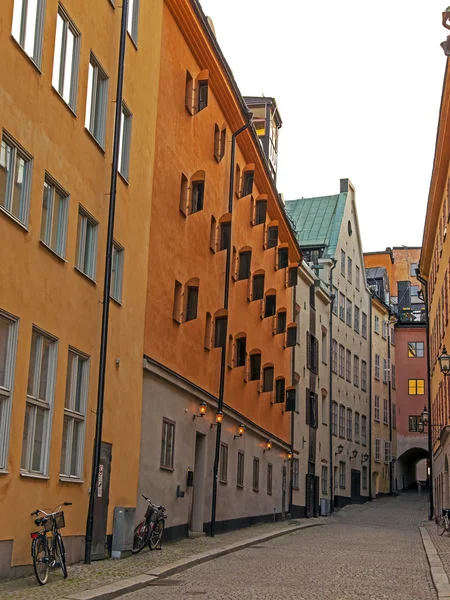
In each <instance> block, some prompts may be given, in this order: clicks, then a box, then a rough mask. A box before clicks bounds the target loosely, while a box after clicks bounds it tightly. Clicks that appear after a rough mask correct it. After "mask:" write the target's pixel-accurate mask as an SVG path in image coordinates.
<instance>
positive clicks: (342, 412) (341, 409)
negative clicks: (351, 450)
mask: <svg viewBox="0 0 450 600" xmlns="http://www.w3.org/2000/svg"><path fill="white" fill-rule="evenodd" d="M339 437H340V438H342V439H344V440H345V406H344V405H343V404H339Z"/></svg>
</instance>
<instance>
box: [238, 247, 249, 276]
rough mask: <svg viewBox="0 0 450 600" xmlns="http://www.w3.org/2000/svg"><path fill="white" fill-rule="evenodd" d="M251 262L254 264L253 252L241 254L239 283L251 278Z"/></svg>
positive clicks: (247, 251)
mask: <svg viewBox="0 0 450 600" xmlns="http://www.w3.org/2000/svg"><path fill="white" fill-rule="evenodd" d="M251 262H252V252H251V250H245V251H243V252H239V273H238V279H239V281H241V280H242V279H248V278H249V277H250V265H251Z"/></svg>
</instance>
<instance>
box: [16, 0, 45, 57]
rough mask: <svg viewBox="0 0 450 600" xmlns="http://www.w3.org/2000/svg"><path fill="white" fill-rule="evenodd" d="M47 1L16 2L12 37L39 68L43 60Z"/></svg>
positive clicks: (25, 0)
mask: <svg viewBox="0 0 450 600" xmlns="http://www.w3.org/2000/svg"><path fill="white" fill-rule="evenodd" d="M44 9H45V0H31V1H30V0H14V10H13V20H12V31H11V33H12V36H13V37H14V38H15V39H16V40H17V42H18V43H19V44H20V45H21V46H22V48H23V49H24V50H25V52H26V53H27V54H28V56H29V57H30V58H31V59H32V60H33V62H34V63H36V65H37V66H38V67H40V66H41V59H42V38H43V28H44Z"/></svg>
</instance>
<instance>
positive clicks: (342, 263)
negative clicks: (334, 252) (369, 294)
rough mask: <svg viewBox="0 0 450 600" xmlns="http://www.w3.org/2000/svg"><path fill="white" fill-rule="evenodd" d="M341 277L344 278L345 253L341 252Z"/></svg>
mask: <svg viewBox="0 0 450 600" xmlns="http://www.w3.org/2000/svg"><path fill="white" fill-rule="evenodd" d="M341 275H344V277H345V252H344V250H341Z"/></svg>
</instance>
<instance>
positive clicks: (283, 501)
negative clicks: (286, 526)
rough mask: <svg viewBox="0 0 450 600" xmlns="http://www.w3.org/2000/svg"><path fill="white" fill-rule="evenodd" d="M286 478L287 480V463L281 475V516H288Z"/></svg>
mask: <svg viewBox="0 0 450 600" xmlns="http://www.w3.org/2000/svg"><path fill="white" fill-rule="evenodd" d="M286 480H287V469H286V465H283V472H282V477H281V518H282V519H284V518H285V517H286Z"/></svg>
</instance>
